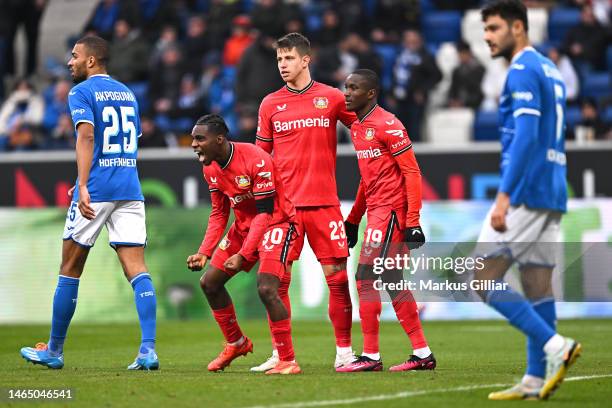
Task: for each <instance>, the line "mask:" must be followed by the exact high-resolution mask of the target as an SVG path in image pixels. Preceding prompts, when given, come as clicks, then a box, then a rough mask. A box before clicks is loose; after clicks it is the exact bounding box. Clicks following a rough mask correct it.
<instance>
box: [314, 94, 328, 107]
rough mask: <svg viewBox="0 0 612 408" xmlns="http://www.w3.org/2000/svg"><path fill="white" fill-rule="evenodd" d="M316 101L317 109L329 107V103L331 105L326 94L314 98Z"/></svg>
mask: <svg viewBox="0 0 612 408" xmlns="http://www.w3.org/2000/svg"><path fill="white" fill-rule="evenodd" d="M312 102H313V103H314V107H315V108H317V109H327V105H329V101H328V100H327V98H326V97H324V96H317V97H316V98H314V99H313V100H312Z"/></svg>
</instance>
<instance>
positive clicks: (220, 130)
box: [196, 113, 229, 136]
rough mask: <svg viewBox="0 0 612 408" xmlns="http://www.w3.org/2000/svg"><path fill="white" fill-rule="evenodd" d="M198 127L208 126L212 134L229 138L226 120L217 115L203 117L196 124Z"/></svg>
mask: <svg viewBox="0 0 612 408" xmlns="http://www.w3.org/2000/svg"><path fill="white" fill-rule="evenodd" d="M196 126H206V127H208V130H209V131H210V132H212V133H214V134H216V135H223V136H227V134H228V133H229V129H228V128H227V124H226V123H225V120H224V119H223V117H222V116H221V115H217V114H216V113H211V114H208V115H204V116H201V117H200V118H199V119H198V121H197V122H196Z"/></svg>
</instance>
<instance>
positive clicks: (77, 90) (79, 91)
mask: <svg viewBox="0 0 612 408" xmlns="http://www.w3.org/2000/svg"><path fill="white" fill-rule="evenodd" d="M68 106H69V107H70V116H71V117H72V123H73V124H74V130H75V131H76V129H77V126H78V125H79V123H82V122H87V123H91V125H92V126H94V113H93V110H92V106H91V103H90V102H89V98H88V95H87V92H86V90H84V89H83V87H74V88H72V90H71V91H70V92H69V93H68Z"/></svg>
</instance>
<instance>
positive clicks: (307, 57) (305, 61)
mask: <svg viewBox="0 0 612 408" xmlns="http://www.w3.org/2000/svg"><path fill="white" fill-rule="evenodd" d="M302 64H303V65H304V68H306V67H307V66H308V65H309V64H310V55H308V54H306V55H304V56H303V57H302Z"/></svg>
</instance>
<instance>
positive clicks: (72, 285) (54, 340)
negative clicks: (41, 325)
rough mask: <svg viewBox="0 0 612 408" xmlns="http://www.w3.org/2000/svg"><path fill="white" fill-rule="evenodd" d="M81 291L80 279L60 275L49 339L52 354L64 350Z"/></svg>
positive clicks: (58, 353) (60, 352) (54, 298)
mask: <svg viewBox="0 0 612 408" xmlns="http://www.w3.org/2000/svg"><path fill="white" fill-rule="evenodd" d="M78 293H79V279H78V278H70V277H68V276H63V275H60V276H59V280H58V282H57V287H56V288H55V296H53V317H52V318H51V336H50V339H49V345H48V346H49V352H50V354H51V355H56V356H57V355H60V354H62V353H63V352H64V341H65V340H66V332H68V326H69V325H70V320H72V316H73V315H74V310H75V309H76V304H77V296H78Z"/></svg>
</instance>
